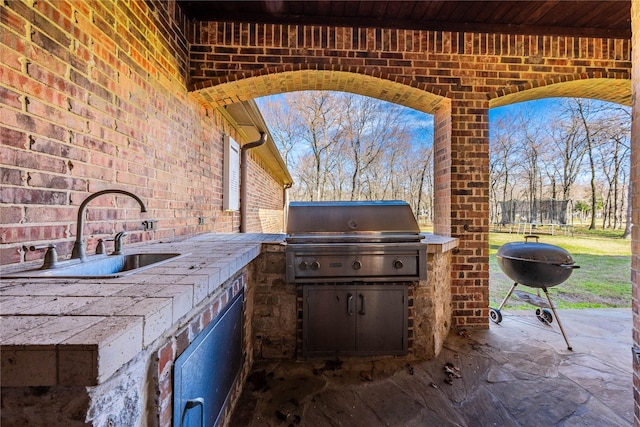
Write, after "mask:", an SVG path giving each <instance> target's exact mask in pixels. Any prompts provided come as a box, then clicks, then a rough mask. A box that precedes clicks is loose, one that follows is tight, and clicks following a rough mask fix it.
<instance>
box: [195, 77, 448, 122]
mask: <svg viewBox="0 0 640 427" xmlns="http://www.w3.org/2000/svg"><path fill="white" fill-rule="evenodd" d="M298 68H300V69H299V70H296V71H292V70H287V69H286V68H284V67H283V68H281V69H278V68H277V69H273V70H268V73H266V74H265V73H264V72H260V73H255V74H257V75H253V76H247V77H245V78H233V79H217V80H215V81H208V82H206V83H203V84H199V85H196V87H198V89H197V90H195V91H194V92H193V95H194V96H195V97H196V98H198V99H199V101H200V102H201V104H203V105H218V106H222V105H228V104H232V103H235V102H240V101H246V100H249V99H253V98H259V97H262V96H269V95H277V94H279V93H285V92H296V91H303V90H330V91H340V92H351V93H355V94H357V95H363V96H369V97H371V98H377V99H381V100H383V101H388V102H393V103H394V104H399V105H403V106H405V107H409V108H413V109H415V110H418V111H422V112H424V113H429V114H433V113H435V111H436V110H437V109H438V105H439V104H440V102H441V101H442V100H443V99H444V96H442V95H441V94H439V93H437V92H439V91H437V90H436V93H432V90H433V88H430V87H429V86H428V85H425V84H419V83H416V82H415V81H411V80H404V81H393V80H390V79H389V78H388V76H377V75H375V74H376V73H374V75H369V74H366V73H363V72H362V71H361V70H358V69H354V70H349V69H341V68H342V67H335V68H338V69H337V70H335V69H333V68H334V67H326V69H317V68H311V67H304V68H303V67H298ZM234 77H238V76H234ZM229 80H230V81H229Z"/></svg>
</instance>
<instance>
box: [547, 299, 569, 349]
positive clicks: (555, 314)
mask: <svg viewBox="0 0 640 427" xmlns="http://www.w3.org/2000/svg"><path fill="white" fill-rule="evenodd" d="M542 290H543V291H544V294H545V295H546V296H547V301H549V307H551V311H553V315H554V316H555V318H556V320H557V321H558V326H559V327H560V332H562V336H563V337H564V342H566V343H567V350H570V351H573V348H572V347H571V344H569V339H567V334H565V333H564V328H563V327H562V323H561V322H560V318H559V317H558V313H557V312H556V308H555V306H554V305H553V303H552V302H551V298H550V297H549V291H547V288H546V287H543V288H542Z"/></svg>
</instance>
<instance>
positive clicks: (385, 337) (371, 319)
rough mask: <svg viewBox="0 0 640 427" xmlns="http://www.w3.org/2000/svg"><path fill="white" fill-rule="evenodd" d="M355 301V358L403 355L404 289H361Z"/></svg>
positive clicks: (405, 349) (404, 337)
mask: <svg viewBox="0 0 640 427" xmlns="http://www.w3.org/2000/svg"><path fill="white" fill-rule="evenodd" d="M356 300H357V321H356V348H357V352H358V354H363V355H366V354H395V355H398V354H406V352H407V287H406V286H393V285H386V286H362V287H359V288H358V290H357V295H356Z"/></svg>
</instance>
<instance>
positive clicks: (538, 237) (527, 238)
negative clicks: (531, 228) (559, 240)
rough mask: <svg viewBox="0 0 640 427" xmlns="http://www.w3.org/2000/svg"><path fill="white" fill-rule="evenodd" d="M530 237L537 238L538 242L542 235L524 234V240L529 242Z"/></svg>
mask: <svg viewBox="0 0 640 427" xmlns="http://www.w3.org/2000/svg"><path fill="white" fill-rule="evenodd" d="M529 239H536V242H539V241H540V236H537V235H535V234H527V235H526V236H524V241H525V242H528V241H529Z"/></svg>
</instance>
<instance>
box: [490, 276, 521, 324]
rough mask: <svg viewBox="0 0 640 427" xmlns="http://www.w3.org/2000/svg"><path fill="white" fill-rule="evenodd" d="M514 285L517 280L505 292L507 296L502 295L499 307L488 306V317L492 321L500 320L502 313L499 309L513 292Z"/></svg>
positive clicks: (516, 284) (498, 321) (497, 321)
mask: <svg viewBox="0 0 640 427" xmlns="http://www.w3.org/2000/svg"><path fill="white" fill-rule="evenodd" d="M516 286H518V283H517V282H515V283H514V284H513V286H511V289H509V292H507V296H506V297H504V299H503V300H502V303H501V304H500V307H498V308H491V307H489V319H491V320H492V321H493V322H494V323H500V322H502V314H501V313H500V310H502V307H504V305H505V304H506V302H507V300H508V299H509V297H510V296H511V294H512V293H513V290H514V289H515V288H516Z"/></svg>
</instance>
